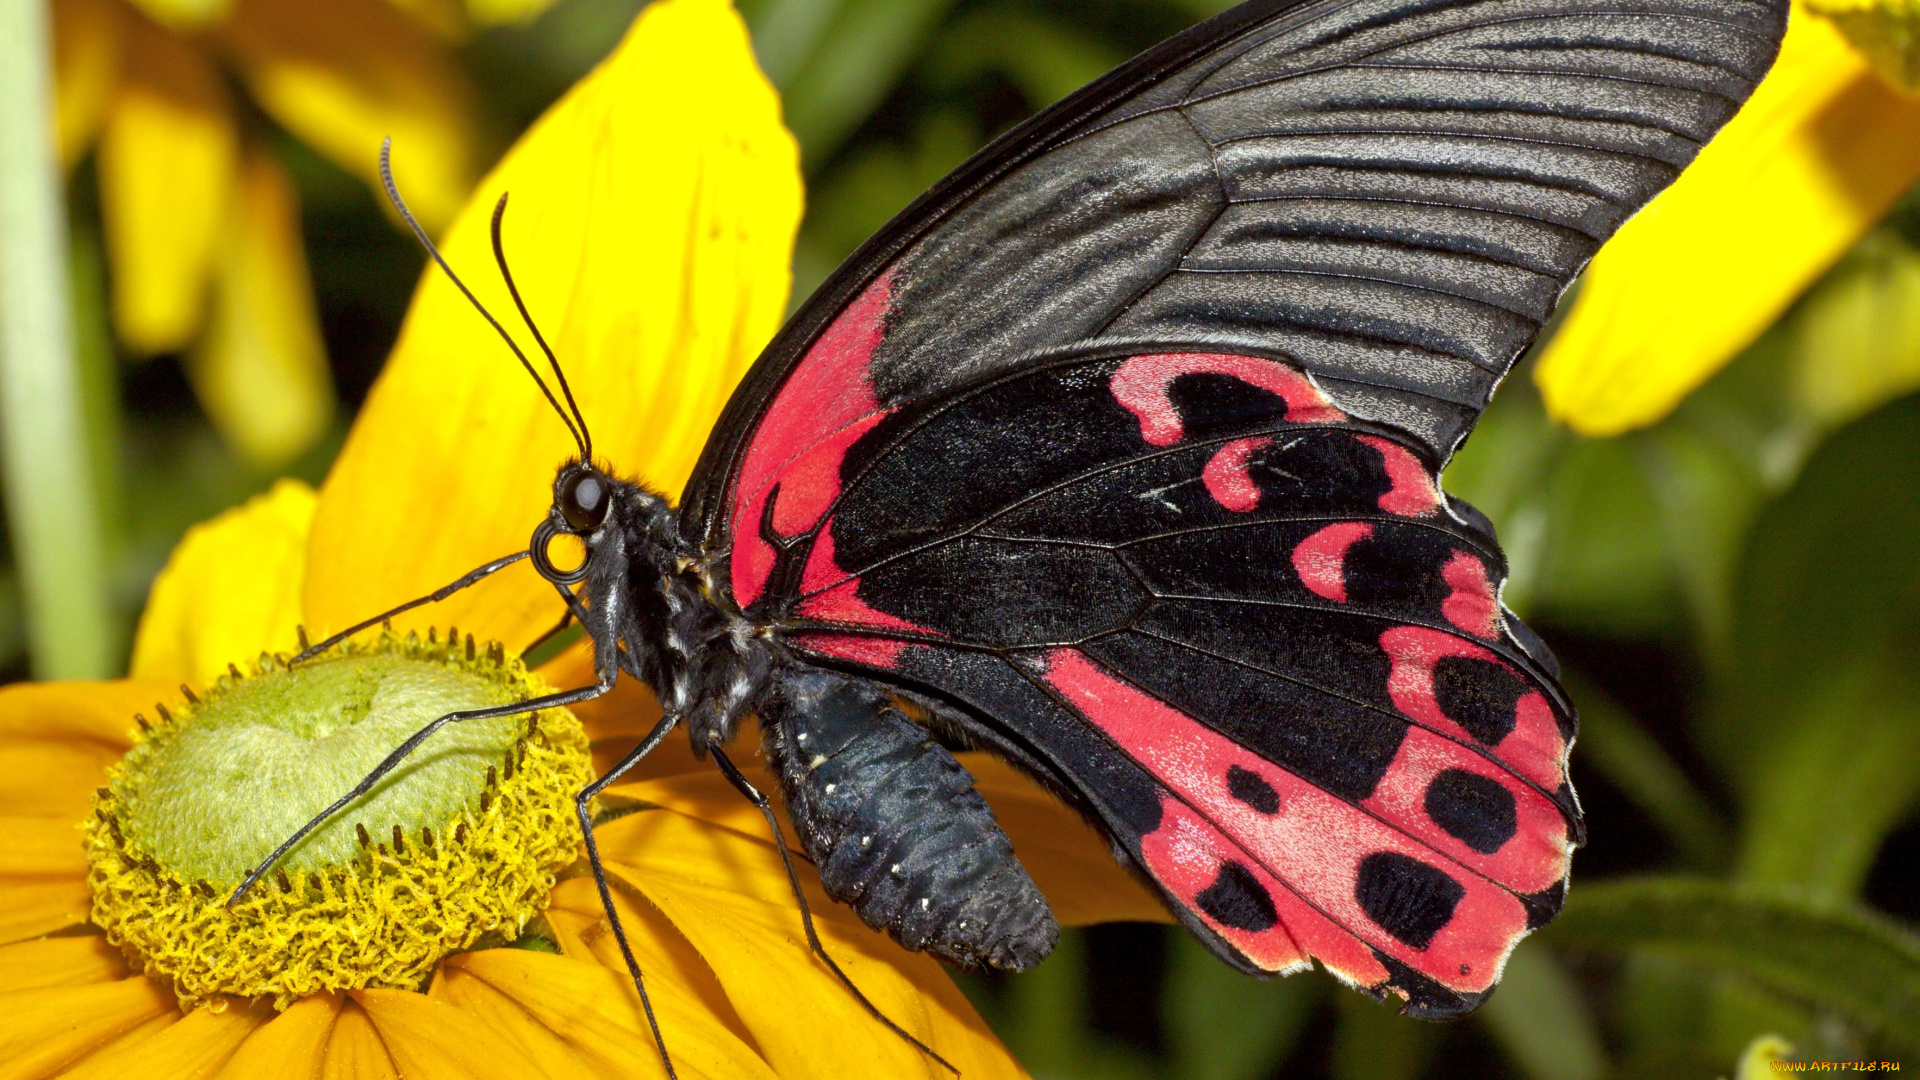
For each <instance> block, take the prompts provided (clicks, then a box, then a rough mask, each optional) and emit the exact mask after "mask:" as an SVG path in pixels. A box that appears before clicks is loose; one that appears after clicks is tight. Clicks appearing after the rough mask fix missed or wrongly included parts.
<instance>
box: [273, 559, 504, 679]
mask: <svg viewBox="0 0 1920 1080" xmlns="http://www.w3.org/2000/svg"><path fill="white" fill-rule="evenodd" d="M526 557H527V553H526V552H524V551H516V552H514V553H513V554H511V555H502V556H501V557H500V558H498V559H495V560H493V561H492V562H489V563H485V564H483V565H481V566H476V567H474V568H473V569H472V570H469V571H467V572H466V573H464V574H462V575H460V576H459V577H458V578H456V579H454V580H453V581H450V582H448V583H447V584H445V585H442V586H441V587H440V588H438V589H435V590H433V591H432V592H430V593H428V594H427V595H425V596H418V597H415V598H413V599H412V600H409V601H407V602H406V603H404V604H401V605H400V606H398V607H392V608H388V609H387V610H385V611H383V612H381V613H380V614H378V615H375V616H374V617H373V618H371V619H363V620H361V621H360V622H357V623H354V624H353V625H352V626H349V627H347V628H346V629H345V630H342V631H340V632H339V633H337V634H335V635H333V636H332V637H330V638H328V639H326V640H325V641H322V642H320V643H319V644H317V645H306V646H304V647H303V648H302V649H301V650H300V653H299V655H297V656H295V657H294V658H293V660H292V661H291V663H295V664H299V663H303V662H305V661H307V660H311V659H313V658H314V657H316V656H318V655H320V654H321V653H323V652H326V651H327V650H328V649H331V648H333V647H334V646H335V645H338V644H340V643H341V642H343V641H345V640H347V639H348V638H350V637H352V636H353V635H355V634H357V633H359V632H360V631H362V630H366V629H369V628H371V627H375V626H378V625H380V624H381V623H383V622H386V621H387V620H388V619H391V618H393V617H394V616H395V615H399V614H401V613H402V612H407V611H412V610H413V609H414V608H417V607H425V606H426V605H428V604H437V603H439V602H440V601H442V600H445V599H446V598H447V597H449V596H452V595H453V594H454V593H457V592H459V591H460V590H461V589H465V588H468V587H470V586H473V585H476V584H478V583H479V582H481V581H482V580H484V579H486V578H489V577H492V576H493V575H494V574H497V573H499V572H500V571H502V570H505V569H506V568H507V567H509V566H512V565H513V564H514V563H517V562H519V561H520V560H522V559H524V558H526ZM300 640H301V641H302V642H304V641H306V631H305V630H302V631H301V632H300Z"/></svg>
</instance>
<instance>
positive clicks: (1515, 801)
mask: <svg viewBox="0 0 1920 1080" xmlns="http://www.w3.org/2000/svg"><path fill="white" fill-rule="evenodd" d="M1360 805H1361V806H1363V807H1365V808H1366V809H1368V810H1371V811H1373V812H1374V813H1375V814H1377V815H1379V816H1380V817H1383V818H1385V819H1386V820H1388V821H1391V822H1393V823H1394V824H1395V825H1398V826H1400V827H1401V828H1403V829H1405V830H1407V831H1408V832H1411V833H1413V834H1414V835H1415V836H1417V837H1419V838H1420V839H1421V840H1424V841H1426V842H1427V843H1429V844H1431V845H1433V847H1434V848H1435V849H1437V850H1439V851H1442V852H1444V853H1446V854H1447V855H1450V856H1452V857H1453V858H1455V859H1457V860H1459V861H1460V862H1461V863H1462V864H1464V865H1466V866H1468V867H1471V868H1472V869H1474V870H1477V871H1479V872H1480V873H1482V874H1485V875H1486V876H1488V877H1490V878H1492V879H1493V880H1495V881H1497V882H1499V883H1500V884H1502V885H1505V886H1506V887H1507V888H1509V889H1512V890H1514V891H1515V892H1520V893H1537V892H1540V891H1541V890H1543V889H1545V888H1547V887H1549V886H1551V885H1553V884H1554V883H1556V882H1558V881H1560V880H1561V879H1562V878H1564V877H1566V876H1567V867H1568V865H1569V864H1570V863H1571V862H1572V859H1573V846H1572V844H1570V843H1569V842H1568V839H1567V822H1566V818H1565V817H1563V816H1562V815H1561V813H1560V810H1559V808H1557V807H1556V806H1554V805H1553V803H1552V802H1551V801H1550V800H1548V799H1547V797H1546V796H1544V795H1542V794H1540V793H1539V792H1538V791H1536V790H1534V789H1533V788H1531V787H1529V786H1527V785H1526V784H1524V783H1522V782H1521V781H1520V780H1519V779H1518V778H1517V777H1514V776H1512V775H1510V774H1508V773H1507V772H1506V771H1505V770H1503V769H1500V768H1498V767H1496V766H1494V765H1492V764H1491V763H1489V762H1488V761H1487V760H1486V759H1485V758H1482V757H1480V756H1479V755H1477V754H1474V753H1472V752H1470V751H1467V750H1465V749H1463V748H1462V747H1461V746H1460V745H1459V744H1458V743H1454V742H1449V741H1448V740H1446V739H1443V738H1441V737H1440V736H1438V735H1435V734H1434V733H1432V732H1430V731H1426V730H1423V729H1421V728H1417V727H1416V728H1413V729H1412V730H1410V731H1408V732H1407V737H1406V739H1405V740H1404V741H1403V742H1401V744H1400V752H1399V753H1398V754H1396V755H1394V759H1393V763H1392V764H1391V765H1389V766H1387V772H1386V775H1385V776H1383V777H1381V778H1380V783H1379V785H1378V786H1377V787H1375V788H1374V789H1373V795H1372V796H1371V797H1369V798H1368V799H1367V800H1366V801H1365V802H1363V803H1361V804H1360Z"/></svg>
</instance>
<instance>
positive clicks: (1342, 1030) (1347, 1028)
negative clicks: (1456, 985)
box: [1327, 992, 1441, 1080]
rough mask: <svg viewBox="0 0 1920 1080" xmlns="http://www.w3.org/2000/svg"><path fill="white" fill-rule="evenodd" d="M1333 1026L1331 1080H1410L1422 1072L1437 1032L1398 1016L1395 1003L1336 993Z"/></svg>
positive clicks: (1433, 1027) (1429, 1025)
mask: <svg viewBox="0 0 1920 1080" xmlns="http://www.w3.org/2000/svg"><path fill="white" fill-rule="evenodd" d="M1334 1000H1336V1001H1337V1002H1339V1016H1340V1020H1339V1026H1338V1027H1336V1028H1335V1029H1334V1033H1333V1055H1332V1059H1331V1060H1330V1061H1329V1062H1328V1069H1327V1072H1328V1074H1329V1075H1330V1076H1332V1078H1333V1080H1414V1078H1415V1077H1417V1076H1420V1075H1421V1074H1422V1073H1424V1072H1426V1070H1427V1063H1428V1062H1429V1061H1431V1060H1433V1052H1434V1050H1435V1049H1436V1048H1437V1046H1438V1045H1439V1042H1440V1032H1441V1028H1440V1027H1439V1026H1438V1025H1435V1024H1433V1023H1431V1022H1429V1021H1426V1020H1415V1019H1413V1018H1412V1017H1407V1016H1401V1015H1400V1004H1401V1003H1400V1000H1399V999H1398V998H1388V999H1387V1000H1386V1001H1385V1002H1377V1001H1373V1000H1371V999H1369V998H1365V997H1361V996H1360V995H1359V994H1351V993H1344V992H1343V993H1340V994H1338V995H1336V996H1335V999H1334Z"/></svg>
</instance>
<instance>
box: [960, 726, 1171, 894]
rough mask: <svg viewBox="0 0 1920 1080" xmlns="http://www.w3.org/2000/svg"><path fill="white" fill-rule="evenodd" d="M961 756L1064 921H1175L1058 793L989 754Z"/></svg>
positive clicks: (1044, 892) (961, 759)
mask: <svg viewBox="0 0 1920 1080" xmlns="http://www.w3.org/2000/svg"><path fill="white" fill-rule="evenodd" d="M959 757H960V763H961V764H963V765H965V766H966V767H967V771H968V772H970V773H972V774H973V776H974V780H975V781H976V786H977V787H978V788H979V789H980V794H982V795H984V796H986V798H987V803H988V804H989V805H990V806H992V807H993V816H994V817H995V818H998V819H999V821H1000V827H1001V828H1002V829H1005V830H1006V832H1007V836H1008V837H1009V838H1010V839H1011V840H1012V841H1013V850H1014V853H1015V854H1016V855H1018V856H1020V862H1021V864H1022V865H1024V866H1025V867H1026V868H1027V872H1028V873H1030V874H1032V875H1033V881H1034V884H1036V885H1038V886H1040V892H1041V893H1042V895H1044V896H1046V898H1047V903H1049V904H1051V905H1052V906H1053V914H1054V916H1055V917H1056V918H1058V919H1059V920H1060V924H1061V925H1062V926H1087V925H1090V924H1093V923H1103V922H1171V921H1172V918H1173V917H1172V916H1171V915H1169V914H1167V909H1166V906H1165V905H1163V904H1162V903H1161V902H1160V900H1159V899H1158V898H1157V897H1155V896H1154V895H1153V894H1152V893H1151V892H1149V891H1147V887H1146V886H1144V885H1142V884H1140V881H1139V879H1138V878H1135V877H1134V876H1133V875H1132V874H1130V873H1128V872H1127V870H1126V868H1125V867H1122V866H1121V865H1120V864H1119V863H1118V862H1116V861H1114V858H1113V849H1112V848H1111V847H1110V846H1109V845H1108V844H1107V841H1106V839H1105V838H1104V837H1102V836H1101V835H1100V834H1099V833H1098V832H1095V831H1094V828H1093V826H1091V825H1089V824H1087V822H1086V819H1084V818H1082V817H1081V816H1080V815H1079V814H1078V813H1076V812H1075V811H1074V810H1072V809H1070V808H1069V807H1068V806H1067V805H1066V804H1065V803H1063V802H1061V801H1060V799H1059V797H1058V796H1056V795H1054V794H1053V793H1052V792H1050V791H1048V790H1046V789H1045V788H1043V787H1041V786H1040V785H1039V784H1036V783H1034V782H1033V780H1032V779H1031V778H1030V777H1028V776H1027V774H1025V773H1023V772H1021V771H1020V770H1018V769H1016V768H1014V767H1013V766H1011V765H1009V764H1007V763H1006V762H1004V761H1001V760H1000V759H999V758H996V757H994V756H993V755H991V754H981V753H975V754H961V755H959Z"/></svg>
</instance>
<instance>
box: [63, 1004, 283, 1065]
mask: <svg viewBox="0 0 1920 1080" xmlns="http://www.w3.org/2000/svg"><path fill="white" fill-rule="evenodd" d="M272 1015H273V1010H272V1009H271V1008H269V1007H267V1006H266V1005H264V1004H257V1005H255V1006H253V1007H251V1008H249V1007H248V1006H247V1005H246V1003H244V1002H232V1003H230V1004H229V1005H228V1006H227V1007H226V1008H224V1009H217V1010H216V1009H214V1008H202V1009H195V1010H194V1011H192V1012H190V1013H188V1014H187V1015H186V1016H185V1017H184V1018H183V1019H182V1020H181V1021H180V1022H179V1023H177V1024H172V1025H169V1026H168V1027H167V1028H166V1029H165V1030H164V1031H160V1032H158V1033H156V1034H154V1035H153V1036H152V1037H151V1038H146V1039H141V1040H140V1041H138V1042H136V1043H132V1044H127V1043H121V1044H119V1045H116V1046H114V1047H113V1048H112V1049H110V1050H106V1051H103V1052H101V1053H97V1054H93V1055H90V1056H88V1057H87V1058H86V1059H85V1060H84V1061H82V1062H80V1064H79V1066H78V1067H76V1068H74V1069H73V1070H72V1071H70V1072H66V1073H62V1074H61V1075H62V1076H63V1077H72V1078H74V1080H147V1078H151V1080H197V1078H200V1077H207V1076H211V1075H213V1073H214V1072H216V1071H217V1070H218V1069H219V1068H220V1067H221V1066H222V1065H224V1064H226V1061H227V1059H228V1058H230V1057H232V1056H233V1052H234V1051H235V1050H237V1049H239V1047H240V1044H241V1043H242V1042H243V1041H245V1040H246V1038H247V1036H248V1035H250V1034H252V1033H253V1032H254V1030H255V1029H257V1028H259V1027H260V1026H261V1025H263V1024H265V1023H266V1022H267V1020H268V1018H269V1017H271V1016H272Z"/></svg>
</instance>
